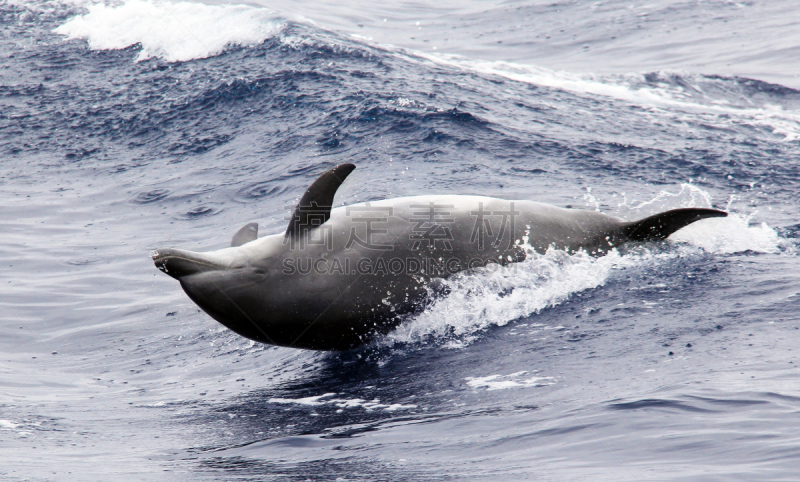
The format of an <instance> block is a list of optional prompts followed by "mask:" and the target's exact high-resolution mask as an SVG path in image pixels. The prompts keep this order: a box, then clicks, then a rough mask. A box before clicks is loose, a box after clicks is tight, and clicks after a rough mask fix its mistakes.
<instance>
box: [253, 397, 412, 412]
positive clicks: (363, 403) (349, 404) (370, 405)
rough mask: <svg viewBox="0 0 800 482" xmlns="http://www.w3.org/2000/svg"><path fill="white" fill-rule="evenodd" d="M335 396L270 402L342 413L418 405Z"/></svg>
mask: <svg viewBox="0 0 800 482" xmlns="http://www.w3.org/2000/svg"><path fill="white" fill-rule="evenodd" d="M335 395H336V394H335V393H324V394H322V395H317V396H314V397H305V398H270V399H269V402H271V403H281V404H296V405H308V406H319V405H334V406H336V407H337V408H338V409H339V410H338V411H340V412H341V411H343V410H345V409H353V408H358V407H361V408H363V409H364V410H367V411H368V412H369V411H372V410H385V411H387V412H394V411H396V410H408V409H412V408H417V406H416V405H403V404H400V403H391V404H385V403H381V401H380V400H379V399H377V398H374V399H372V400H366V399H363V398H331V397H333V396H335Z"/></svg>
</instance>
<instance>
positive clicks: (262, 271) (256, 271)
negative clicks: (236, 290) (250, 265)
mask: <svg viewBox="0 0 800 482" xmlns="http://www.w3.org/2000/svg"><path fill="white" fill-rule="evenodd" d="M253 272H254V273H255V274H257V275H262V274H267V272H266V271H264V270H263V269H261V268H256V269H254V270H253Z"/></svg>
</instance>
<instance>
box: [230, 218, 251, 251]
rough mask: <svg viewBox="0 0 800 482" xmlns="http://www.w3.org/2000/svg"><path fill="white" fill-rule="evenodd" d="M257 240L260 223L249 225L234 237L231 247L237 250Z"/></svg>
mask: <svg viewBox="0 0 800 482" xmlns="http://www.w3.org/2000/svg"><path fill="white" fill-rule="evenodd" d="M256 239H258V223H247V224H245V225H244V226H243V227H242V229H240V230H238V231H236V234H234V235H233V239H231V247H234V248H235V247H236V246H241V245H243V244H245V243H249V242H250V241H255V240H256Z"/></svg>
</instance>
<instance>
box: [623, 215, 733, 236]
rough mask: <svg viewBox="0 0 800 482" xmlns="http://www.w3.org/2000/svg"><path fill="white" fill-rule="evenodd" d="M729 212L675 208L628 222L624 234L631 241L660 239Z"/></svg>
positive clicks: (721, 216)
mask: <svg viewBox="0 0 800 482" xmlns="http://www.w3.org/2000/svg"><path fill="white" fill-rule="evenodd" d="M727 215H728V213H726V212H725V211H718V210H716V209H705V208H683V209H673V210H672V211H666V212H663V213H659V214H655V215H653V216H650V217H647V218H644V219H640V220H639V221H633V222H631V223H626V225H625V226H624V227H623V228H622V234H623V235H624V236H625V237H626V238H627V239H628V240H630V241H660V240H662V239H666V238H667V237H668V236H669V235H670V234H672V233H674V232H675V231H677V230H679V229H681V228H682V227H684V226H688V225H690V224H692V223H693V222H695V221H699V220H701V219H705V218H723V217H725V216H727Z"/></svg>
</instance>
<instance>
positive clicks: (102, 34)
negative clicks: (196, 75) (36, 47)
mask: <svg viewBox="0 0 800 482" xmlns="http://www.w3.org/2000/svg"><path fill="white" fill-rule="evenodd" d="M88 10H89V11H88V13H86V14H84V15H79V16H77V17H73V18H72V19H70V20H68V21H67V22H66V23H64V24H63V25H61V26H59V27H58V28H56V29H55V30H54V32H55V33H57V34H61V35H65V36H67V38H68V39H85V40H88V42H89V48H91V49H92V50H115V49H123V48H126V47H130V46H133V45H136V44H140V45H141V47H142V50H141V51H140V52H139V55H138V57H137V61H141V60H146V59H149V58H154V57H158V58H163V59H164V60H166V61H168V62H181V61H187V60H192V59H201V58H206V57H211V56H214V55H218V54H220V53H222V52H223V51H224V50H225V48H227V47H229V46H231V45H240V46H251V45H257V44H259V43H261V42H263V41H264V40H266V39H267V38H270V37H273V36H275V35H276V34H278V33H279V32H280V31H281V30H282V28H283V23H282V21H280V20H279V19H277V18H276V17H275V15H274V13H273V12H271V11H270V10H267V9H265V8H258V7H252V6H247V5H205V4H200V3H190V2H155V1H147V0H128V1H126V2H124V3H122V4H119V5H116V6H106V5H104V4H96V5H92V6H89V7H88Z"/></svg>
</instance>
